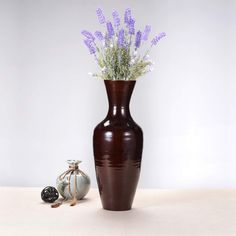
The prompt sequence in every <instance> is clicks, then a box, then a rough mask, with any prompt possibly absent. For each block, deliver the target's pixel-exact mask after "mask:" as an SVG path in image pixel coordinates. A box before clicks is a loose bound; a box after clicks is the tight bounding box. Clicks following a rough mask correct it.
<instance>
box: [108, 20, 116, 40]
mask: <svg viewBox="0 0 236 236" xmlns="http://www.w3.org/2000/svg"><path fill="white" fill-rule="evenodd" d="M107 32H108V37H109V38H112V36H113V35H114V34H115V32H114V29H113V26H112V23H111V22H110V21H108V22H107Z"/></svg>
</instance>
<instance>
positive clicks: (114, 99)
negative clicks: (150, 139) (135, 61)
mask: <svg viewBox="0 0 236 236" xmlns="http://www.w3.org/2000/svg"><path fill="white" fill-rule="evenodd" d="M135 83H136V82H135V81H111V80H106V81H105V86H106V91H107V95H108V101H109V110H108V114H107V116H106V118H105V119H104V120H103V121H102V122H101V123H99V124H98V125H97V126H96V128H95V129H94V135H93V150H94V158H95V170H96V177H97V183H98V187H99V193H100V197H101V201H102V205H103V208H104V209H106V210H113V211H125V210H130V209H131V207H132V202H133V199H134V195H135V191H136V187H137V183H138V180H139V174H140V167H141V158H142V149H143V133H142V129H141V128H140V127H139V126H138V125H137V124H136V123H135V122H134V120H133V119H132V117H131V115H130V111H129V102H130V98H131V94H132V92H133V89H134V86H135Z"/></svg>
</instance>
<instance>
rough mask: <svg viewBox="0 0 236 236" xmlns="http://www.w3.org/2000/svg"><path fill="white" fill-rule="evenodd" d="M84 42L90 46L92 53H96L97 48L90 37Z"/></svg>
mask: <svg viewBox="0 0 236 236" xmlns="http://www.w3.org/2000/svg"><path fill="white" fill-rule="evenodd" d="M84 43H85V45H86V46H87V47H88V49H89V52H90V54H95V53H96V49H95V47H94V46H93V45H92V42H91V41H90V40H89V39H85V40H84Z"/></svg>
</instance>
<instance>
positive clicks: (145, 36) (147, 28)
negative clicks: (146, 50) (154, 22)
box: [142, 25, 151, 41]
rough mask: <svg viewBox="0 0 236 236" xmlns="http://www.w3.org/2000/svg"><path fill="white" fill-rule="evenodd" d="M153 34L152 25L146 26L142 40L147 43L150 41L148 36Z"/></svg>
mask: <svg viewBox="0 0 236 236" xmlns="http://www.w3.org/2000/svg"><path fill="white" fill-rule="evenodd" d="M150 32H151V26H150V25H146V27H145V29H144V32H143V35H142V40H144V41H146V40H148V35H149V33H150Z"/></svg>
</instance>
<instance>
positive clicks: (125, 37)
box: [82, 8, 166, 80]
mask: <svg viewBox="0 0 236 236" xmlns="http://www.w3.org/2000/svg"><path fill="white" fill-rule="evenodd" d="M96 12H97V16H98V20H99V23H101V24H105V26H106V27H105V28H106V31H105V32H100V31H95V33H94V34H92V33H90V32H89V31H87V30H84V31H82V34H83V36H85V40H84V43H85V45H86V46H87V47H88V49H89V52H90V54H93V55H94V58H95V61H96V63H97V64H98V66H99V68H100V73H98V74H97V73H96V74H94V73H91V74H92V76H94V77H99V78H102V79H105V80H136V79H137V78H138V77H140V76H142V75H144V74H146V73H148V72H149V71H151V70H152V69H153V64H154V63H153V62H152V61H151V60H150V59H149V55H148V54H149V51H150V49H151V48H152V46H153V45H156V44H157V43H158V42H159V40H160V39H161V38H163V37H165V36H166V34H165V33H164V32H162V33H160V34H158V35H157V36H155V37H154V38H153V39H152V40H151V45H150V47H149V48H148V49H147V50H146V52H144V55H141V54H140V51H139V49H140V47H141V43H142V40H143V41H146V40H148V37H149V34H150V31H151V26H150V25H146V26H145V28H144V30H143V32H141V31H140V30H137V31H136V30H135V20H134V18H133V17H132V16H131V10H130V8H127V9H126V10H125V14H124V24H125V27H123V28H122V27H121V20H120V17H119V14H118V12H117V11H113V12H112V18H113V20H114V24H112V23H111V22H110V21H106V20H105V17H104V15H103V12H102V10H101V9H100V8H98V9H97V11H96ZM113 26H114V27H113ZM135 31H136V32H137V33H136V32H135ZM135 33H136V35H135ZM133 35H135V37H132V36H133ZM96 40H98V41H100V42H101V43H99V44H96Z"/></svg>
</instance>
